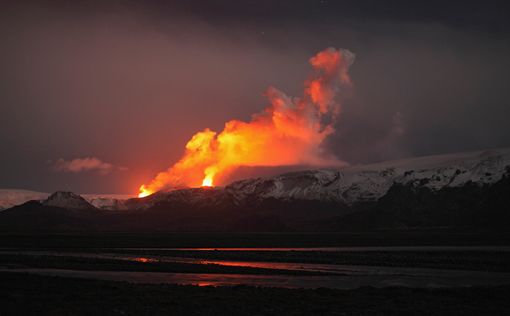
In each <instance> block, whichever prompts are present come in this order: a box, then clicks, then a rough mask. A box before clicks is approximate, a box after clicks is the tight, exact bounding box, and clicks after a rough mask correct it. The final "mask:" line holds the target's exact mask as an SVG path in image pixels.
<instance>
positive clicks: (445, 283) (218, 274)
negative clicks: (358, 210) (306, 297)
mask: <svg viewBox="0 0 510 316" xmlns="http://www.w3.org/2000/svg"><path fill="white" fill-rule="evenodd" d="M0 268H1V270H2V271H10V272H23V273H31V274H38V275H48V276H62V277H77V278H90V279H101V280H114V281H129V282H136V283H167V284H186V285H213V286H233V285H249V286H258V287H284V288H312V289H313V288H332V289H355V288H359V287H363V286H372V287H390V286H405V287H413V288H440V287H466V286H499V285H510V248H509V247H481V246H477V247H455V248H452V247H409V246H408V247H366V248H363V247H354V248H353V247H318V248H288V247H287V248H98V249H86V251H81V252H77V251H75V250H65V249H63V250H22V249H10V250H7V249H3V250H0Z"/></svg>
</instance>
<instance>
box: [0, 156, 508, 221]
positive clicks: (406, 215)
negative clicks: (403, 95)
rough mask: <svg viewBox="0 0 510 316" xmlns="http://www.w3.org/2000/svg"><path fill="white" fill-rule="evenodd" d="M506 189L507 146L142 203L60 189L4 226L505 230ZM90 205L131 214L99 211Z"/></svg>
mask: <svg viewBox="0 0 510 316" xmlns="http://www.w3.org/2000/svg"><path fill="white" fill-rule="evenodd" d="M509 190H510V149H498V150H490V151H479V152H470V153H460V154H452V155H438V156H428V157H421V158H413V159H404V160H397V161H388V162H383V163H377V164H370V165H360V166H350V167H344V168H341V169H319V170H308V171H299V172H292V173H286V174H282V175H279V176H275V177H267V178H255V179H246V180H242V181H237V182H234V183H232V184H230V185H228V186H226V187H214V188H189V189H180V190H173V191H167V192H157V193H155V194H153V195H150V196H147V197H145V198H131V199H115V198H114V197H95V198H93V197H91V196H88V201H87V200H86V199H84V198H82V197H81V196H79V195H76V194H73V193H70V192H57V193H54V194H53V195H52V196H50V197H49V198H47V199H46V200H44V201H42V202H38V201H31V202H28V203H24V204H22V205H18V206H14V207H12V208H9V209H7V210H4V211H2V212H0V230H6V231H7V230H9V231H11V230H12V231H30V230H34V231H39V230H48V231H68V230H79V231H86V230H91V231H112V230H119V231H132V230H133V231H136V230H138V231H152V230H162V231H229V230H233V231H352V230H380V229H384V230H387V229H405V230H407V229H415V228H416V229H423V228H426V229H472V228H476V229H482V230H483V229H489V230H492V229H500V230H504V231H506V230H508V226H509V225H510V213H509V212H508V206H509V205H510V195H509V194H508V192H510V191H509ZM4 194H5V192H4ZM9 196H10V197H11V201H13V197H20V199H21V198H23V199H25V198H27V197H29V198H36V199H38V200H40V199H41V198H42V197H43V196H42V195H41V194H39V195H38V194H32V193H27V192H22V193H18V194H17V195H16V194H11V195H9ZM89 201H95V202H96V204H95V205H100V207H102V208H107V209H123V210H126V211H122V212H107V211H104V212H101V211H98V210H97V207H94V206H93V205H92V204H91V203H90V202H89ZM98 201H100V202H98ZM27 218H28V219H30V221H27Z"/></svg>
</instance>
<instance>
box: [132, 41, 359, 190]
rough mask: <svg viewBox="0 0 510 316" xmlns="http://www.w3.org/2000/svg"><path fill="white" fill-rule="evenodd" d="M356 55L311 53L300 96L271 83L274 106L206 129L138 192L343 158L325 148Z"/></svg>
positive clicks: (332, 51) (339, 51) (215, 181)
mask: <svg viewBox="0 0 510 316" xmlns="http://www.w3.org/2000/svg"><path fill="white" fill-rule="evenodd" d="M353 61H354V54H353V53H351V52H350V51H348V50H345V49H334V48H328V49H326V50H324V51H321V52H319V53H318V54H316V55H315V56H314V57H312V58H310V64H311V66H312V68H313V72H312V74H311V76H310V78H309V79H308V80H307V81H305V87H304V92H303V95H302V96H301V97H296V98H291V97H289V96H287V95H286V94H285V93H283V92H281V91H279V90H277V89H275V88H272V87H270V88H269V89H268V90H267V92H266V96H267V97H268V99H269V101H270V103H271V104H270V106H268V107H267V108H266V109H264V110H263V111H262V112H260V113H257V114H254V115H253V116H252V119H251V121H250V122H243V121H239V120H232V121H229V122H227V123H226V124H225V128H224V129H223V131H222V132H221V133H217V132H214V131H211V130H210V129H208V128H206V129H205V130H203V131H201V132H198V133H196V134H195V135H193V137H192V138H191V140H189V141H188V143H187V144H186V150H185V153H184V155H183V157H182V158H181V159H180V160H179V161H178V162H177V163H175V164H174V165H173V166H171V167H170V168H169V169H168V170H167V171H164V172H160V173H159V174H158V175H157V176H156V177H155V178H154V179H153V180H152V181H151V182H150V183H148V184H144V185H142V186H141V187H140V193H139V195H138V196H139V197H144V196H147V195H150V194H152V193H154V192H156V191H159V190H163V189H172V188H178V187H198V186H204V187H210V186H213V185H218V184H222V181H223V180H224V179H225V178H226V177H227V176H228V175H229V174H230V173H231V172H232V171H233V170H235V169H236V168H238V167H241V166H250V167H255V166H270V167H271V166H289V165H300V164H301V165H305V164H306V165H314V166H324V165H333V164H339V163H341V162H340V161H338V160H337V159H335V158H331V157H326V156H325V154H324V153H323V152H322V150H321V144H322V143H323V141H324V139H325V138H326V137H327V136H328V135H330V134H331V133H332V132H333V131H334V123H335V121H336V118H337V116H338V114H339V113H340V100H339V97H340V95H341V91H342V89H343V88H346V87H349V86H350V84H351V80H350V77H349V73H348V70H349V67H350V65H351V64H352V63H353Z"/></svg>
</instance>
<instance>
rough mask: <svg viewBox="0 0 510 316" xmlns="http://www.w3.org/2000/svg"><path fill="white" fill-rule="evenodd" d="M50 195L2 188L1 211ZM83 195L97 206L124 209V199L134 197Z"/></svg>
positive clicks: (0, 192) (124, 195)
mask: <svg viewBox="0 0 510 316" xmlns="http://www.w3.org/2000/svg"><path fill="white" fill-rule="evenodd" d="M49 196H50V194H49V193H45V192H37V191H29V190H16V189H0V211H1V210H4V209H8V208H10V207H13V206H16V205H20V204H23V203H25V202H28V201H30V200H36V201H43V200H46V199H47V198H48V197H49ZM81 196H82V197H83V198H84V199H85V200H87V202H89V203H90V204H92V205H94V206H95V207H96V208H98V209H103V210H106V209H108V210H110V209H115V210H117V209H123V207H122V206H123V201H124V200H127V199H129V198H133V197H134V196H133V195H126V194H81Z"/></svg>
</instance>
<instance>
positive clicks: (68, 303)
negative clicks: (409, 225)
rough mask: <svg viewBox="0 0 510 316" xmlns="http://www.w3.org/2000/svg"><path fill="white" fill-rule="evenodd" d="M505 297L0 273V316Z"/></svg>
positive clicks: (488, 311)
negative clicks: (125, 280)
mask: <svg viewBox="0 0 510 316" xmlns="http://www.w3.org/2000/svg"><path fill="white" fill-rule="evenodd" d="M508 297H510V286H505V287H472V288H448V289H433V290H430V289H411V288H402V287H400V288H399V287H393V288H383V289H376V288H371V287H366V288H359V289H356V290H332V289H315V290H305V289H292V290H291V289H279V288H256V287H247V286H236V287H209V286H206V287H198V286H182V285H154V284H153V285H149V284H130V283H126V282H113V281H100V280H83V279H72V278H59V277H48V276H35V275H28V274H22V273H7V272H2V273H0V306H1V307H0V309H1V312H0V314H2V315H27V314H28V315H508V314H509V313H510V300H508Z"/></svg>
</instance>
